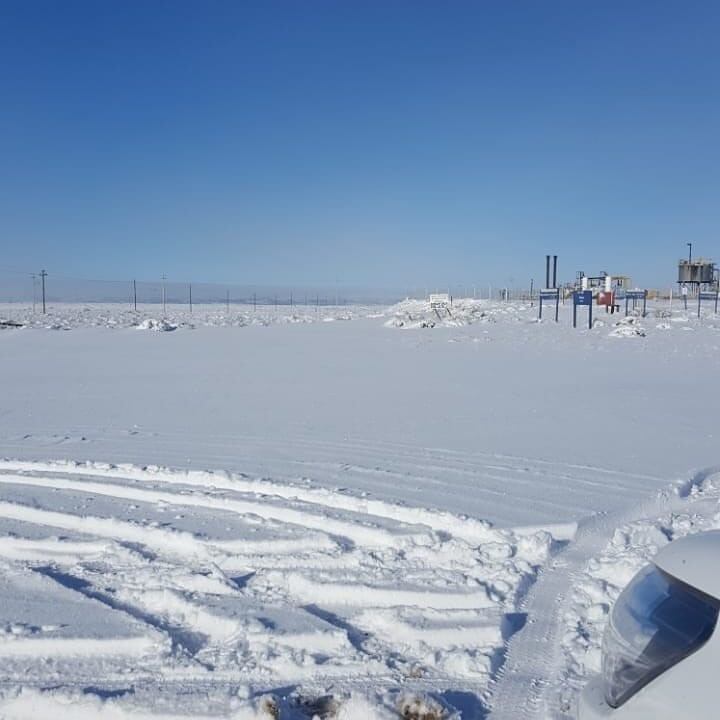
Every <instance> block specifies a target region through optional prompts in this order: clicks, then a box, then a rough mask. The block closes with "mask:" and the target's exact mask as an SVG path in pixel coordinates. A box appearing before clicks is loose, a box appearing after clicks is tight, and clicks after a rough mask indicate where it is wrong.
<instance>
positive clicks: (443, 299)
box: [430, 293, 450, 310]
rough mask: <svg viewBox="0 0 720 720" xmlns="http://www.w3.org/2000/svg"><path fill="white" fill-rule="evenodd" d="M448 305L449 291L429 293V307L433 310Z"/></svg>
mask: <svg viewBox="0 0 720 720" xmlns="http://www.w3.org/2000/svg"><path fill="white" fill-rule="evenodd" d="M449 305H450V294H449V293H430V307H431V308H432V309H433V310H442V309H443V308H446V307H448V306H449Z"/></svg>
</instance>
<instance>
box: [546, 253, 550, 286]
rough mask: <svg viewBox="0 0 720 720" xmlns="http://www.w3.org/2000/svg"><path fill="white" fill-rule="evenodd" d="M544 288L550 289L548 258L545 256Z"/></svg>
mask: <svg viewBox="0 0 720 720" xmlns="http://www.w3.org/2000/svg"><path fill="white" fill-rule="evenodd" d="M545 287H546V288H549V287H550V256H549V255H546V256H545Z"/></svg>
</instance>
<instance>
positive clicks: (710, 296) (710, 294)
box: [698, 290, 720, 318]
mask: <svg viewBox="0 0 720 720" xmlns="http://www.w3.org/2000/svg"><path fill="white" fill-rule="evenodd" d="M718 296H720V292H718V291H717V290H701V291H700V292H699V293H698V318H699V317H700V306H701V305H702V302H703V300H710V301H712V302H714V303H715V314H716V315H717V311H718Z"/></svg>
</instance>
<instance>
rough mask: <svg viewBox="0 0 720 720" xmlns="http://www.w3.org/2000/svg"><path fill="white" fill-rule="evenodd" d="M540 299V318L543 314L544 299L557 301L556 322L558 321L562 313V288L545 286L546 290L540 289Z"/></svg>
mask: <svg viewBox="0 0 720 720" xmlns="http://www.w3.org/2000/svg"><path fill="white" fill-rule="evenodd" d="M538 300H539V302H538V318H539V319H540V320H542V314H543V301H544V300H554V301H555V322H557V321H558V317H559V314H560V290H559V289H558V288H545V289H544V290H540V292H539V293H538Z"/></svg>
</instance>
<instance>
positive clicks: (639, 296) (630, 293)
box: [625, 290, 648, 317]
mask: <svg viewBox="0 0 720 720" xmlns="http://www.w3.org/2000/svg"><path fill="white" fill-rule="evenodd" d="M647 292H648V291H647V290H626V291H625V317H627V315H628V302H629V301H630V300H632V301H633V310H634V309H635V305H636V303H637V301H638V300H642V301H643V311H642V316H643V317H645V316H646V315H647Z"/></svg>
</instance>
